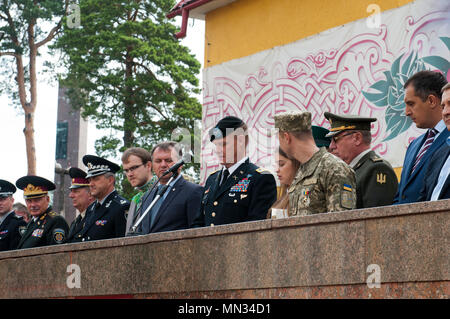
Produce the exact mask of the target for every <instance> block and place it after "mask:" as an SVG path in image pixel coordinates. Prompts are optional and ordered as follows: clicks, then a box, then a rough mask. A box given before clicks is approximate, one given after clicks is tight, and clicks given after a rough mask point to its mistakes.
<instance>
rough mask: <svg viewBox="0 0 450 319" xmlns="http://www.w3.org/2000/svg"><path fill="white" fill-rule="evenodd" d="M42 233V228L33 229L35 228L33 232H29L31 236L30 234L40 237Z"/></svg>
mask: <svg viewBox="0 0 450 319" xmlns="http://www.w3.org/2000/svg"><path fill="white" fill-rule="evenodd" d="M43 233H44V229H42V228H38V229H35V230H34V231H33V233H32V234H31V236H32V237H37V238H41V237H42V234H43Z"/></svg>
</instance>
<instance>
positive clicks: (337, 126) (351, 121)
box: [323, 112, 377, 137]
mask: <svg viewBox="0 0 450 319" xmlns="http://www.w3.org/2000/svg"><path fill="white" fill-rule="evenodd" d="M323 115H324V116H325V118H326V119H327V120H328V121H329V122H330V125H331V129H330V133H328V134H327V135H326V137H332V136H334V135H336V134H338V133H339V132H342V131H347V130H357V131H370V123H372V122H375V121H376V120H377V119H376V118H373V117H362V116H359V115H337V114H333V113H330V112H325V113H323Z"/></svg>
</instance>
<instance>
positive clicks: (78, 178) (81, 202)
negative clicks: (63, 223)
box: [67, 167, 94, 243]
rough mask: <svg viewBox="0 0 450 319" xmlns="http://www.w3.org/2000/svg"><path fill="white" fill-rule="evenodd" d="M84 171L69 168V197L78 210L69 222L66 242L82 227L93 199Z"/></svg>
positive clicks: (70, 240)
mask: <svg viewBox="0 0 450 319" xmlns="http://www.w3.org/2000/svg"><path fill="white" fill-rule="evenodd" d="M86 175H87V174H86V172H85V171H83V170H81V169H79V168H78V167H71V168H69V176H70V177H71V178H72V182H71V185H70V187H69V189H70V194H69V197H70V198H71V199H72V204H73V206H74V207H75V208H76V209H77V210H78V212H79V214H78V216H77V217H76V218H75V219H74V220H73V222H72V224H70V229H69V235H68V236H67V242H69V243H70V242H72V241H73V239H74V238H75V236H76V235H78V234H79V233H80V232H81V230H82V229H83V226H84V224H85V223H86V212H87V208H88V207H89V205H90V204H92V202H93V201H94V198H93V197H92V196H91V194H90V190H89V181H88V180H87V179H86Z"/></svg>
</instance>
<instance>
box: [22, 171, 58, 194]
mask: <svg viewBox="0 0 450 319" xmlns="http://www.w3.org/2000/svg"><path fill="white" fill-rule="evenodd" d="M16 186H17V188H19V189H21V190H23V197H24V198H25V199H31V198H39V197H43V196H46V195H47V194H48V192H49V191H52V190H55V189H56V186H55V184H53V183H52V182H50V181H49V180H48V179H45V178H43V177H40V176H34V175H28V176H23V177H21V178H19V179H18V180H17V181H16Z"/></svg>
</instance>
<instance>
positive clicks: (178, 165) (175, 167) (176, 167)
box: [161, 159, 184, 177]
mask: <svg viewBox="0 0 450 319" xmlns="http://www.w3.org/2000/svg"><path fill="white" fill-rule="evenodd" d="M183 164H184V159H181V160H179V161H178V162H177V163H176V164H175V165H174V166H172V167H171V168H169V169H168V170H167V171H165V172H164V174H162V176H166V175H167V174H169V173H173V174H174V173H175V172H176V171H177V170H178V169H179V168H180V167H181V166H182V165H183ZM162 176H161V177H162Z"/></svg>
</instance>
